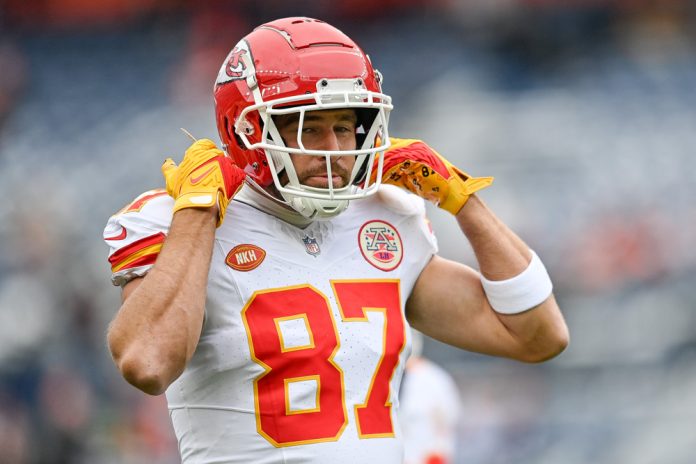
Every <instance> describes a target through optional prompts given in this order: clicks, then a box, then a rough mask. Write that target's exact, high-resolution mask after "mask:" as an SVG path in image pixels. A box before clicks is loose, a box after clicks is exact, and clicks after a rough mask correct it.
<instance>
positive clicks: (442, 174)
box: [373, 138, 493, 214]
mask: <svg viewBox="0 0 696 464" xmlns="http://www.w3.org/2000/svg"><path fill="white" fill-rule="evenodd" d="M390 141H391V146H390V147H389V148H387V150H386V151H385V152H384V154H383V155H382V156H384V166H383V170H382V172H383V174H382V183H384V184H392V185H396V186H398V187H402V188H405V189H407V190H410V191H411V192H413V193H415V194H416V195H418V196H420V197H422V198H425V199H426V200H428V201H431V202H432V203H434V204H435V205H437V206H439V207H440V208H442V209H444V210H446V211H449V212H450V213H452V214H457V213H458V212H459V210H460V209H462V206H464V203H466V201H467V200H468V199H469V195H471V194H472V193H474V192H476V191H478V190H481V189H482V188H485V187H488V186H489V185H491V183H492V182H493V178H492V177H471V176H470V175H469V174H467V173H465V172H463V171H460V170H459V169H457V168H456V167H455V166H453V165H452V164H451V163H450V162H449V161H447V160H446V159H445V158H443V157H442V155H440V154H439V153H438V152H436V151H435V150H433V149H432V148H430V147H429V146H428V145H427V144H426V143H425V142H423V141H421V140H416V139H396V138H390ZM375 175H376V173H374V171H373V177H374V176H375ZM373 181H374V179H373Z"/></svg>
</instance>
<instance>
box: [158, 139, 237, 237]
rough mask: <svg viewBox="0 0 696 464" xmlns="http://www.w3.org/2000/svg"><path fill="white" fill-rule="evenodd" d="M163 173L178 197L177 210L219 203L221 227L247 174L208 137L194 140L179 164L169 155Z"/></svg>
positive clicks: (175, 197)
mask: <svg viewBox="0 0 696 464" xmlns="http://www.w3.org/2000/svg"><path fill="white" fill-rule="evenodd" d="M162 174H164V180H165V181H166V183H167V193H169V195H170V196H171V197H172V198H174V200H175V202H174V212H176V211H179V210H180V209H184V208H210V207H211V206H213V205H215V204H217V205H218V211H219V213H218V221H217V226H218V227H220V225H221V224H222V221H223V220H224V218H225V211H226V210H227V205H228V204H229V202H230V200H231V199H232V197H234V195H235V194H236V193H237V191H239V189H240V188H241V187H242V183H243V182H244V178H245V177H246V175H245V174H244V171H243V170H242V169H241V168H240V167H239V166H237V165H236V164H234V161H232V159H231V158H230V157H228V156H226V155H225V153H223V151H222V150H220V149H218V148H217V147H216V146H215V144H214V143H213V142H212V141H211V140H208V139H200V140H198V141H196V142H194V143H193V144H192V145H191V146H190V147H189V148H188V149H187V150H186V153H185V154H184V159H183V160H182V161H181V164H180V165H178V166H177V165H176V163H174V161H173V160H172V159H171V158H167V159H166V160H165V161H164V164H162Z"/></svg>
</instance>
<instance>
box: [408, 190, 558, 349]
mask: <svg viewBox="0 0 696 464" xmlns="http://www.w3.org/2000/svg"><path fill="white" fill-rule="evenodd" d="M456 217H457V222H458V223H459V226H460V227H461V229H462V231H463V232H464V234H465V235H466V237H467V239H468V240H469V242H470V243H471V246H472V247H473V250H474V253H475V254H476V258H477V260H478V263H479V267H480V269H481V273H482V274H483V275H484V277H486V278H487V279H490V280H504V279H509V278H511V277H514V276H516V275H518V274H520V273H521V272H522V271H524V270H525V269H526V268H527V265H528V264H529V262H530V260H531V254H530V252H529V248H528V246H527V245H526V244H525V243H524V242H523V241H522V240H521V239H520V238H519V237H518V236H517V235H515V233H514V232H512V231H511V230H510V229H509V228H508V227H507V226H506V225H505V224H504V223H503V222H501V221H500V220H499V219H498V218H497V217H496V216H495V215H494V214H493V213H492V212H491V211H490V210H489V209H488V208H487V207H486V206H485V205H484V203H483V202H482V201H481V200H480V199H479V198H477V197H476V196H475V195H472V196H471V197H470V198H469V201H467V202H466V204H465V205H464V207H463V208H462V209H461V210H460V211H459V213H457V215H456ZM406 310H407V317H408V319H409V322H410V323H411V325H413V327H415V328H416V329H418V330H420V331H421V332H423V333H425V334H427V335H429V336H431V337H433V338H436V339H438V340H440V341H443V342H445V343H448V344H451V345H454V346H457V347H460V348H463V349H466V350H469V351H475V352H479V353H484V354H490V355H495V356H504V357H508V358H513V359H517V360H520V361H526V362H540V361H544V360H546V359H549V358H552V357H554V356H556V355H558V354H559V353H560V352H561V351H563V349H564V348H565V347H566V346H567V344H568V329H567V327H566V324H565V321H564V320H563V316H562V315H561V312H560V309H559V308H558V305H557V304H556V300H555V299H554V297H553V295H551V296H549V298H547V299H546V300H545V301H544V302H542V303H541V304H539V305H538V306H536V307H534V308H532V309H530V310H529V311H525V312H523V313H519V314H514V315H504V314H499V313H497V312H495V311H494V310H493V309H492V308H491V306H490V304H489V303H488V300H487V298H486V295H485V293H484V291H483V288H482V286H481V282H480V279H479V275H478V274H477V273H476V271H474V270H473V269H471V268H469V267H467V266H464V265H463V264H459V263H455V262H453V261H449V260H446V259H443V258H441V257H438V256H435V257H434V258H433V259H432V260H431V262H430V263H429V264H428V265H427V266H426V267H425V269H424V270H423V272H422V273H421V275H420V277H419V278H418V281H417V282H416V285H415V287H414V290H413V292H412V294H411V297H410V298H409V301H408V303H407V308H406Z"/></svg>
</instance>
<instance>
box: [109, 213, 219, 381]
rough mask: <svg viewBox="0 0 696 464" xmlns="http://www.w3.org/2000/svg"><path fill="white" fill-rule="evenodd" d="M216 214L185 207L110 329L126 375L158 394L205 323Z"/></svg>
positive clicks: (190, 351)
mask: <svg viewBox="0 0 696 464" xmlns="http://www.w3.org/2000/svg"><path fill="white" fill-rule="evenodd" d="M215 222H216V214H213V212H211V211H209V210H197V209H185V210H182V211H179V212H177V213H176V214H175V215H174V219H173V221H172V225H171V228H170V231H169V234H168V236H167V239H166V241H165V243H164V246H163V248H162V250H161V252H160V254H159V256H158V258H157V262H156V264H155V265H154V267H153V268H152V269H151V270H150V272H149V273H148V274H147V275H146V276H145V278H143V279H141V281H140V282H138V285H137V288H135V290H133V291H132V292H130V293H129V294H126V293H125V292H124V296H125V301H124V302H123V304H122V306H121V308H120V310H119V312H118V314H117V316H116V318H115V319H114V321H113V322H112V324H111V326H110V328H109V334H108V341H109V348H110V349H111V353H112V355H113V357H114V360H115V362H116V364H117V366H118V367H119V369H120V370H121V372H122V374H123V375H124V377H125V378H126V380H128V381H129V382H130V383H132V384H133V385H135V386H136V387H138V388H140V389H141V390H143V391H146V392H147V393H152V394H158V393H161V392H162V391H163V390H164V389H166V387H167V386H168V385H169V384H170V383H171V382H172V381H174V380H175V379H176V378H177V377H178V376H179V375H180V374H181V372H182V371H183V369H184V367H185V366H186V363H187V362H188V360H189V359H190V358H191V356H192V355H193V352H194V351H195V348H196V345H197V343H198V339H199V336H200V331H201V327H202V324H203V317H204V310H205V297H206V282H207V277H208V271H209V268H210V260H211V256H212V249H213V241H214V234H215Z"/></svg>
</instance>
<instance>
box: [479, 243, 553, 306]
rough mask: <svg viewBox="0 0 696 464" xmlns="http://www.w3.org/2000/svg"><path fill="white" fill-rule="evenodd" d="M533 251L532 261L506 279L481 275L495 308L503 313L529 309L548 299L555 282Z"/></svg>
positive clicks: (488, 296) (484, 287)
mask: <svg viewBox="0 0 696 464" xmlns="http://www.w3.org/2000/svg"><path fill="white" fill-rule="evenodd" d="M529 251H531V252H532V261H531V262H530V263H529V266H527V269H525V270H524V271H522V273H520V274H518V275H516V276H515V277H512V278H510V279H506V280H488V279H486V278H485V277H483V275H482V276H481V284H482V285H483V291H484V292H486V297H487V298H488V302H489V303H490V304H491V306H492V307H493V309H495V310H496V311H497V312H499V313H502V314H517V313H521V312H524V311H527V310H529V309H531V308H533V307H534V306H536V305H538V304H540V303H542V302H543V301H544V300H546V299H547V298H548V297H549V295H551V291H552V290H553V284H552V283H551V278H550V277H549V273H548V272H546V267H544V263H542V262H541V259H539V256H537V254H536V253H534V250H529Z"/></svg>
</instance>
